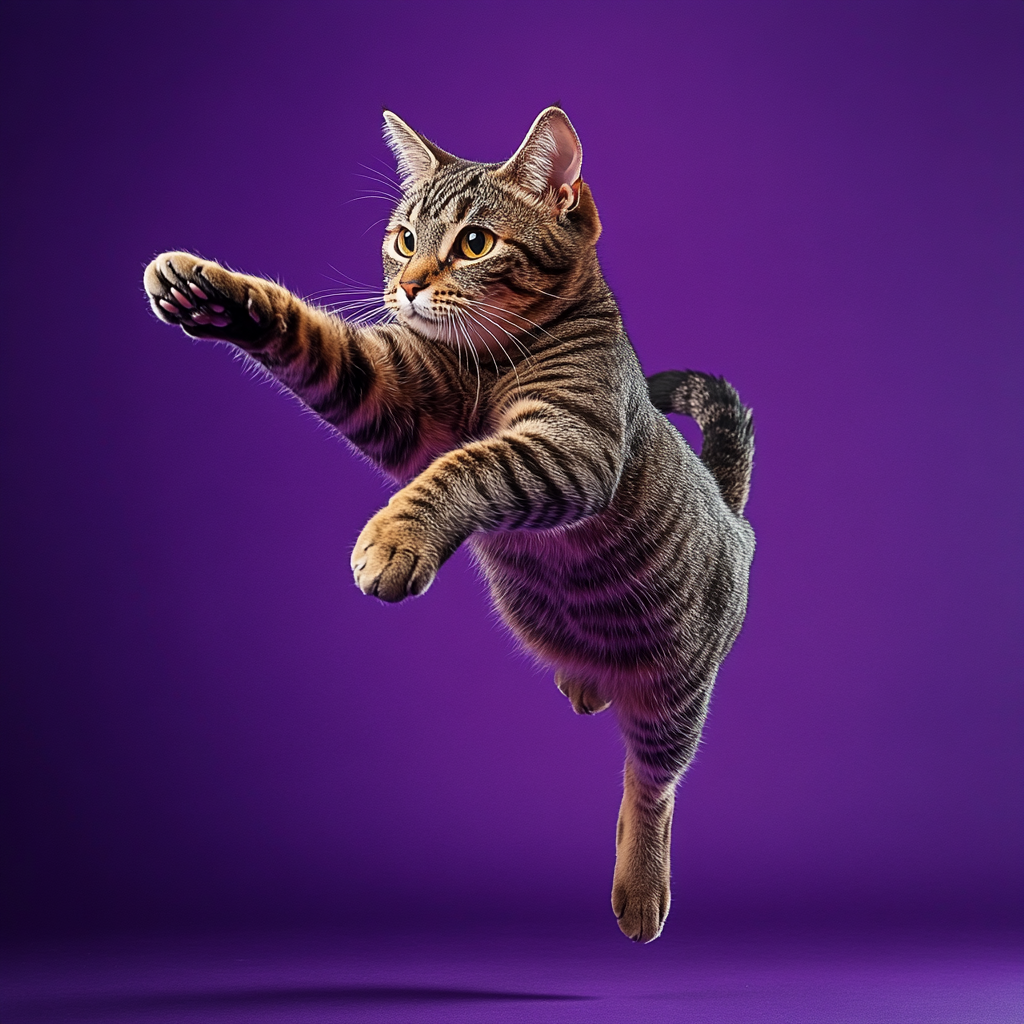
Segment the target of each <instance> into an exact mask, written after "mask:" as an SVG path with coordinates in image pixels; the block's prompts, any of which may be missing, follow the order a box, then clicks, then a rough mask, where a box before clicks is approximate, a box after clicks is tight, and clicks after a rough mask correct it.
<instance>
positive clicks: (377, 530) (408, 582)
mask: <svg viewBox="0 0 1024 1024" xmlns="http://www.w3.org/2000/svg"><path fill="white" fill-rule="evenodd" d="M595 419H596V417H595ZM505 420H506V422H508V423H509V426H507V427H504V428H499V430H498V432H497V434H496V436H494V437H491V438H488V439H487V440H485V441H477V442H473V443H471V444H467V445H465V446H463V447H461V448H457V449H455V450H454V451H451V452H448V453H447V454H446V455H443V456H441V457H440V458H439V459H437V460H436V461H435V462H434V463H432V464H431V466H430V467H429V468H428V469H426V470H425V471H424V472H422V473H421V474H420V475H419V476H418V477H416V479H415V480H413V481H412V483H410V484H409V485H408V486H407V487H404V488H402V490H400V491H399V492H398V493H397V494H395V495H394V496H393V497H392V498H391V500H390V501H389V502H388V504H387V507H386V508H383V509H381V510H380V512H378V513H377V514H376V515H375V516H374V517H373V518H372V519H371V520H370V521H369V522H368V523H367V524H366V527H365V528H364V530H363V532H362V533H361V534H360V535H359V539H358V540H357V541H356V546H355V549H354V550H353V552H352V571H353V574H354V576H355V580H356V584H357V585H358V586H359V588H360V589H361V590H362V591H363V593H365V594H374V595H375V596H377V597H379V598H382V599H383V600H385V601H401V600H402V599H403V598H405V597H408V596H410V595H413V594H421V593H423V591H424V590H426V588H427V587H428V586H430V583H431V581H432V580H433V578H434V575H435V574H436V573H437V570H438V568H439V567H440V566H441V564H442V563H443V562H444V560H445V559H446V558H447V557H448V556H449V555H450V554H451V553H452V552H453V551H454V550H455V549H456V548H457V547H458V546H459V545H460V544H461V543H462V542H463V541H464V540H465V539H466V538H467V537H468V536H469V535H470V534H471V533H474V532H476V531H492V530H520V529H527V530H541V529H550V528H553V527H557V526H566V525H569V524H571V523H574V522H577V521H578V520H580V519H581V518H583V517H584V516H587V515H590V514H592V513H594V512H597V511H599V510H600V509H602V508H604V507H605V506H606V505H607V503H608V501H609V500H610V498H611V496H612V494H613V492H614V489H615V486H616V483H617V477H618V467H619V459H620V454H619V450H618V444H619V440H618V438H616V437H615V435H614V430H613V429H611V428H610V429H609V430H608V434H607V435H606V436H602V433H603V432H602V431H601V428H600V426H595V424H594V422H590V423H582V422H581V421H579V420H578V419H576V418H575V417H573V416H572V415H570V414H569V413H566V412H564V411H561V410H558V409H557V408H554V407H552V406H550V405H546V404H545V403H542V402H539V401H532V402H522V403H519V404H518V405H517V406H515V407H513V409H512V410H510V411H509V413H508V414H507V415H506V417H505ZM595 710H597V709H596V708H595Z"/></svg>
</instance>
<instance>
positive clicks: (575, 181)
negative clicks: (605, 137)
mask: <svg viewBox="0 0 1024 1024" xmlns="http://www.w3.org/2000/svg"><path fill="white" fill-rule="evenodd" d="M582 170H583V147H582V146H581V145H580V139H579V136H578V135H577V134H576V129H575V128H573V126H572V122H571V121H570V120H569V118H568V117H566V115H565V112H564V111H563V110H562V109H561V108H560V107H548V108H547V109H546V110H542V111H541V112H540V114H538V115H537V120H536V121H534V122H533V127H532V128H531V129H530V130H529V131H528V132H527V133H526V138H525V139H524V140H523V143H522V145H521V146H520V147H519V148H518V149H517V150H516V151H515V153H513V154H512V156H511V157H510V158H509V159H508V160H507V161H506V162H505V163H504V164H503V165H502V166H501V167H500V168H499V169H498V171H497V174H498V176H499V177H503V178H508V179H511V180H512V181H515V182H516V184H518V185H519V186H520V187H521V188H523V189H525V190H526V191H527V192H529V193H530V194H531V195H533V196H536V197H537V198H538V199H540V200H541V201H542V202H545V203H547V204H548V205H550V207H551V209H552V212H554V213H555V214H562V213H566V212H567V211H569V210H572V209H575V207H576V206H577V204H578V203H579V198H580V186H581V185H582V184H583V181H582V178H581V177H580V173H581V171H582Z"/></svg>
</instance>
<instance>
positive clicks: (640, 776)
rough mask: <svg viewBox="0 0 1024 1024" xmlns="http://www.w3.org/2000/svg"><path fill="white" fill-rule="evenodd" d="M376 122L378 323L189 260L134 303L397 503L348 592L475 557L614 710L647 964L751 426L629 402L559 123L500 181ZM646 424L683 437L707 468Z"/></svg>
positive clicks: (711, 656)
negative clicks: (317, 427) (298, 420)
mask: <svg viewBox="0 0 1024 1024" xmlns="http://www.w3.org/2000/svg"><path fill="white" fill-rule="evenodd" d="M384 118H385V126H384V130H385V136H386V139H387V142H388V144H389V145H390V147H391V149H392V150H393V151H394V153H395V157H396V158H397V163H398V169H399V172H400V175H401V178H402V186H401V193H402V195H401V199H400V201H399V202H398V205H397V206H396V207H395V209H394V212H393V213H392V215H391V219H390V222H389V223H388V227H387V233H386V235H385V237H384V246H383V257H384V279H385V284H384V295H383V299H384V305H385V306H386V307H387V310H388V311H389V312H390V316H389V318H388V322H384V323H380V324H376V325H372V326H368V325H366V324H359V323H354V322H346V321H345V320H343V319H341V318H339V317H337V316H335V315H333V314H331V313H329V312H327V311H325V310H323V309H320V308H317V307H316V306H315V305H311V304H309V303H307V302H304V301H303V300H302V299H299V298H297V297H296V296H295V295H293V294H291V293H290V292H289V291H287V290H286V289H285V288H283V287H281V286H280V285H278V284H275V283H273V282H272V281H267V280H263V279H262V278H256V277H249V276H246V275H243V274H237V273H233V272H230V271H228V270H225V269H224V268H223V267H220V266H219V265H217V264H216V263H212V262H209V261H207V260H204V259H199V258H197V257H195V256H192V255H189V254H188V253H185V252H167V253H164V254H162V255H160V256H158V257H157V258H156V259H155V260H153V262H152V263H150V265H149V267H148V268H147V269H146V273H145V287H146V291H147V293H148V295H149V298H150V301H151V303H152V307H153V310H154V312H155V313H156V315H157V316H158V317H159V318H160V319H161V320H163V321H165V322H166V323H170V324H177V325H179V326H181V327H182V328H183V329H184V331H185V332H186V333H187V334H190V335H192V336H193V337H199V338H212V339H216V340H220V341H227V342H230V343H231V344H233V345H235V346H237V347H238V348H240V349H241V350H242V351H243V352H245V353H247V354H248V355H249V356H250V357H251V358H252V359H254V360H255V361H256V362H257V363H258V364H259V365H260V366H262V367H264V368H265V369H266V371H268V372H269V373H270V374H272V375H273V376H274V377H275V378H276V379H277V380H278V381H280V382H281V383H282V384H284V385H285V386H286V387H287V388H289V389H290V390H291V391H293V392H294V393H295V394H296V395H297V396H299V398H300V399H301V400H302V401H303V402H305V403H306V404H307V405H308V406H309V407H310V408H311V409H313V410H314V411H315V412H316V413H317V414H319V415H320V416H321V417H322V418H323V419H324V420H326V421H327V422H328V423H330V424H332V425H333V426H334V427H335V428H336V429H337V430H338V431H339V432H340V433H341V434H342V435H344V436H345V437H346V438H347V439H348V440H349V441H350V442H351V443H352V444H353V445H354V446H355V447H356V448H357V449H358V450H359V451H361V452H363V453H364V454H365V455H367V456H368V457H369V458H370V459H371V460H372V461H373V462H374V463H376V465H378V466H379V467H380V468H381V469H382V470H384V472H385V473H387V474H388V475H389V476H390V477H391V478H392V479H393V480H394V481H395V482H396V483H397V484H399V485H401V489H400V490H398V491H396V493H395V494H394V495H393V497H392V498H391V500H390V501H389V502H388V504H387V506H386V507H385V508H383V509H381V510H380V511H379V512H378V513H377V514H376V515H375V516H373V518H372V519H371V520H370V521H369V523H367V525H366V527H365V529H364V530H363V532H362V533H361V534H360V535H359V538H358V540H357V541H356V545H355V550H354V552H353V554H352V570H353V572H354V574H355V580H356V583H357V584H358V586H359V588H360V589H361V590H362V591H363V593H365V594H373V595H374V596H376V597H378V598H381V599H382V600H384V601H401V600H403V599H404V598H406V597H409V596H411V595H415V594H422V593H423V592H424V591H425V590H426V589H427V588H428V587H429V586H430V584H431V581H432V580H433V579H434V576H435V575H436V573H437V571H438V569H439V568H440V567H441V565H442V564H443V563H444V561H445V559H446V558H448V556H449V555H451V554H452V552H453V551H455V549H456V548H457V547H458V546H459V545H460V544H462V543H463V541H467V540H468V541H469V544H470V546H471V548H472V551H473V553H474V554H475V556H476V558H477V559H478V560H479V563H480V565H481V566H482V568H483V571H484V574H485V575H486V578H487V580H488V583H489V585H490V590H491V594H492V597H493V599H494V602H495V604H496V605H497V607H498V609H499V610H500V612H501V614H502V615H503V616H504V618H505V620H506V621H507V622H508V623H509V625H510V626H511V628H512V630H513V631H514V632H515V634H516V636H517V637H518V638H519V639H520V641H521V642H522V643H523V644H524V645H525V647H526V648H527V649H529V650H530V651H531V652H532V653H533V654H534V655H536V656H537V657H538V658H539V659H541V660H542V661H543V662H545V663H547V664H549V665H551V666H552V667H553V668H554V669H555V681H556V683H557V685H558V687H559V689H560V690H561V691H562V692H563V693H564V694H565V695H566V696H567V697H568V698H569V700H570V701H571V702H572V706H573V709H574V710H575V711H576V712H577V713H579V714H585V715H589V714H593V713H595V712H598V711H602V710H603V709H605V708H607V707H609V706H612V707H614V710H615V714H616V715H617V717H618V723H619V726H620V728H621V730H622V735H623V738H624V741H625V746H626V767H625V785H624V794H623V799H622V807H621V810H620V813H619V821H618V831H617V833H616V853H617V855H616V863H615V875H614V880H613V886H612V908H613V910H614V911H615V916H616V917H617V918H618V922H619V927H620V928H621V929H622V931H623V932H624V933H625V934H626V935H628V936H629V937H630V938H632V939H634V940H637V941H642V942H648V941H650V940H651V939H654V938H656V937H657V936H658V935H659V934H660V932H661V929H662V926H663V925H664V922H665V917H666V915H667V914H668V908H669V839H670V831H671V823H672V809H673V803H674V798H675V787H676V783H677V782H678V781H679V779H680V777H681V775H682V773H683V771H684V770H685V769H686V767H687V765H688V764H689V762H690V760H691V759H692V757H693V755H694V751H695V749H696V747H697V743H698V740H699V738H700V734H701V728H702V726H703V723H704V718H705V715H706V712H707V706H708V699H709V697H710V695H711V687H712V684H713V683H714V679H715V674H716V672H717V670H718V666H719V664H720V663H721V661H722V659H723V658H724V657H725V655H726V653H727V652H728V650H729V648H730V647H731V646H732V643H733V641H734V640H735V638H736V634H737V633H738V632H739V629H740V625H741V623H742V621H743V615H744V611H745V608H746V600H747V575H748V571H749V567H750V562H751V558H752V557H753V552H754V535H753V531H752V530H751V528H750V526H749V525H748V524H747V522H746V520H745V519H744V518H743V515H742V512H743V506H744V504H745V502H746V499H747V492H748V487H749V480H750V469H751V459H752V455H753V426H752V421H751V416H750V411H749V410H748V409H746V408H745V407H744V406H743V405H741V404H740V401H739V398H738V397H737V395H736V392H735V391H734V390H733V389H732V388H731V387H730V386H729V385H728V384H727V383H726V382H725V381H724V380H722V379H720V378H716V377H711V376H708V375H706V374H701V373H694V372H678V371H670V372H668V373H660V374H657V375H656V376H654V377H652V378H651V379H650V380H649V381H645V380H644V376H643V374H642V372H641V370H640V366H639V363H638V362H637V357H636V354H635V353H634V351H633V348H632V346H631V345H630V342H629V340H628V338H627V337H626V333H625V331H624V330H623V326H622V318H621V316H620V314H619V310H618V307H617V306H616V303H615V300H614V298H613V297H612V294H611V292H610V291H609V289H608V286H607V285H606V284H605V281H604V278H603V277H602V274H601V270H600V267H599V265H598V260H597V253H596V251H595V243H596V242H597V239H598V235H599V234H600V232H601V224H600V221H599V220H598V216H597V210H596V208H595V206H594V201H593V199H592V198H591V194H590V189H589V188H588V186H587V185H586V184H585V183H584V182H583V180H582V178H581V177H580V171H581V167H582V157H583V152H582V148H581V146H580V142H579V139H578V137H577V135H576V132H575V130H574V129H573V127H572V125H571V123H570V122H569V119H568V118H567V117H566V115H565V114H564V113H563V112H562V111H561V110H560V109H559V108H557V107H549V108H548V109H547V110H544V111H543V112H542V113H541V114H540V115H539V116H538V118H537V120H536V121H535V122H534V124H533V127H532V128H531V129H530V131H529V133H528V134H527V136H526V139H525V140H524V141H523V143H522V145H521V146H520V147H519V149H518V150H517V151H516V152H515V154H514V155H513V156H512V157H511V158H510V159H509V160H507V161H505V162H504V163H496V164H484V163H474V162H471V161H468V160H461V159H458V158H456V157H454V156H452V155H451V154H449V153H446V152H444V151H443V150H441V149H439V148H438V147H437V146H435V145H434V144H433V143H431V142H429V141H428V140H427V139H426V138H424V137H423V136H422V135H420V134H418V133H417V132H415V131H413V129H412V128H410V127H409V126H408V125H407V124H405V122H404V121H402V120H401V119H400V118H398V117H396V116H395V115H394V114H392V113H390V112H385V114H384ZM665 412H677V413H684V414H686V415H689V416H691V417H693V418H694V419H695V420H696V421H697V423H698V424H699V425H700V427H701V429H702V431H703V435H704V442H703V450H702V452H701V456H700V458H698V457H697V456H696V455H695V454H694V453H693V451H692V450H691V449H690V447H689V446H688V445H687V443H686V441H685V440H684V439H683V437H682V436H681V435H680V434H679V432H678V431H677V430H675V429H674V428H673V427H672V425H671V424H670V423H669V421H668V420H667V419H666V417H665V416H664V415H663V413H665Z"/></svg>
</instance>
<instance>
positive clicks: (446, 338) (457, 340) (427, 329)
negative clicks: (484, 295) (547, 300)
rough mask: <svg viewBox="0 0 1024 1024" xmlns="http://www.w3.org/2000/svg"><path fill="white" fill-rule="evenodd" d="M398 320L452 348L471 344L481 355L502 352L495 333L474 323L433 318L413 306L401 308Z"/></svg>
mask: <svg viewBox="0 0 1024 1024" xmlns="http://www.w3.org/2000/svg"><path fill="white" fill-rule="evenodd" d="M398 320H399V322H400V323H401V324H402V325H403V326H405V327H408V328H409V330H411V331H413V332H415V333H416V334H419V335H421V336H422V337H424V338H429V339H430V340H431V341H441V342H444V343H445V344H446V345H451V346H452V348H456V349H461V348H462V347H463V346H464V345H467V344H469V345H471V346H472V347H473V349H474V350H475V351H476V352H478V353H480V354H481V355H482V354H484V353H491V352H493V353H496V354H497V355H499V356H500V355H501V352H502V345H501V343H500V342H499V341H498V340H497V339H496V338H495V337H494V335H493V334H492V333H491V332H490V331H486V330H484V329H481V328H480V327H479V325H477V324H474V323H462V324H458V323H456V321H454V320H450V319H448V318H447V317H445V318H442V319H438V320H431V319H430V318H429V317H425V316H423V315H421V314H420V313H418V312H417V311H416V309H415V308H412V307H410V308H409V309H407V310H405V309H403V310H401V311H400V312H399V314H398ZM506 347H508V346H506Z"/></svg>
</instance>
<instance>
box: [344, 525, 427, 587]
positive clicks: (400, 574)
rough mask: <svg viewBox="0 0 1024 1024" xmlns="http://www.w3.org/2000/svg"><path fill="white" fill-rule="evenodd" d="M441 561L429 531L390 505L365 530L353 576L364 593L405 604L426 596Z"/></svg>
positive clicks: (354, 559) (354, 554)
mask: <svg viewBox="0 0 1024 1024" xmlns="http://www.w3.org/2000/svg"><path fill="white" fill-rule="evenodd" d="M440 563H441V559H440V558H439V556H438V554H437V551H436V548H435V547H434V546H433V545H432V544H431V543H430V540H429V537H428V535H427V531H426V530H425V529H424V527H423V525H422V524H421V523H420V522H419V521H417V520H416V519H413V518H410V517H409V516H408V514H404V513H396V509H395V507H394V506H392V505H389V506H388V507H387V508H383V509H381V510H380V512H378V513H377V514H376V515H375V516H374V517H373V518H372V519H371V520H370V521H369V522H368V523H367V524H366V526H365V527H364V529H363V532H362V533H361V534H360V535H359V539H358V540H357V541H356V546H355V548H354V549H353V551H352V560H351V565H352V574H353V576H354V577H355V581H356V586H357V587H359V589H360V590H361V591H362V592H363V593H364V594H370V595H372V596H373V597H379V598H380V599H381V600H382V601H389V602H395V601H403V600H404V599H405V598H407V597H414V596H416V595H417V594H422V593H423V592H424V591H425V590H426V589H427V587H429V586H430V584H431V583H433V582H434V577H435V576H436V575H437V570H438V568H439V567H440Z"/></svg>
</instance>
